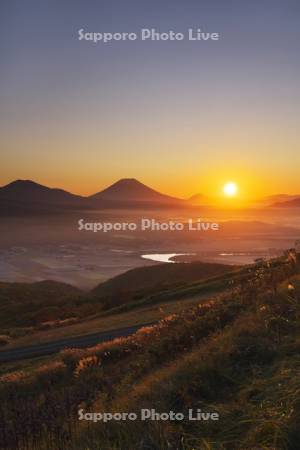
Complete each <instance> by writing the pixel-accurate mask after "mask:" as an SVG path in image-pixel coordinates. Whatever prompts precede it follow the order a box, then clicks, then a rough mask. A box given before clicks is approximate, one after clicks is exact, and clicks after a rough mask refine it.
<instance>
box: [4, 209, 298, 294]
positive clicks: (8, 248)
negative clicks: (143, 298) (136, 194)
mask: <svg viewBox="0 0 300 450" xmlns="http://www.w3.org/2000/svg"><path fill="white" fill-rule="evenodd" d="M193 214H194V217H191V216H190V215H189V214H187V213H185V214H183V213H182V211H181V212H174V211H173V212H170V211H169V212H168V213H167V212H160V213H159V214H158V213H157V211H156V212H155V213H154V212H150V211H144V212H141V211H134V212H132V211H130V212H129V211H123V212H120V211H119V212H118V213H117V212H115V211H110V212H109V211H106V212H105V213H103V212H101V211H100V212H93V213H91V212H88V213H86V214H85V213H83V212H82V211H81V212H79V213H78V214H76V213H72V214H70V213H69V214H65V215H53V216H51V217H46V216H35V217H24V216H23V217H7V218H5V217H4V218H3V217H2V218H1V223H0V281H18V282H20V281H22V282H23V281H26V282H33V281H40V280H44V279H52V280H57V281H63V282H66V283H71V284H73V285H76V286H79V287H81V288H86V289H89V288H92V287H94V286H95V285H97V284H98V283H100V282H102V281H104V280H106V279H108V278H111V277H113V276H115V275H117V274H119V273H121V272H124V271H126V270H129V269H131V268H134V267H138V266H142V265H151V264H157V263H158V261H166V263H170V262H173V263H174V261H191V260H202V261H203V260H204V261H215V262H222V263H227V264H248V263H251V262H253V261H254V259H255V258H257V257H261V256H263V257H272V256H277V255H279V254H281V253H282V251H283V250H284V249H286V248H288V247H291V246H293V245H294V241H295V239H298V238H300V217H299V215H298V214H296V213H295V211H294V212H289V211H286V210H285V211H284V212H282V211H272V212H270V211H260V212H259V213H258V212H257V211H256V212H251V211H248V212H247V213H245V212H244V211H243V212H235V213H234V214H233V213H232V212H230V213H229V212H223V213H216V212H210V213H208V212H207V211H206V213H205V215H203V214H202V215H201V214H198V215H197V216H195V213H193ZM145 217H146V218H155V219H156V220H158V221H165V222H167V221H169V220H174V221H177V222H182V223H185V222H186V221H187V220H188V219H189V218H193V219H194V220H196V219H198V218H199V217H201V220H202V221H207V222H217V223H219V231H211V230H210V231H207V232H205V231H203V230H202V231H188V230H187V229H184V230H183V231H149V230H148V231H141V230H140V229H139V228H138V229H137V230H135V231H113V232H108V233H103V232H97V233H94V232H92V231H79V226H78V220H80V219H84V221H85V222H93V223H94V222H119V223H121V222H136V223H139V222H140V220H141V218H145ZM178 254H179V256H177V255H178Z"/></svg>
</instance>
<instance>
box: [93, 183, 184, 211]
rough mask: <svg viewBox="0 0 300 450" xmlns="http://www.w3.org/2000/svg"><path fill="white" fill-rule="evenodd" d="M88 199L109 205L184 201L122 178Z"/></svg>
mask: <svg viewBox="0 0 300 450" xmlns="http://www.w3.org/2000/svg"><path fill="white" fill-rule="evenodd" d="M88 198H89V200H92V201H94V202H97V201H100V202H101V201H106V202H107V201H108V202H110V203H111V204H116V203H117V204H122V203H124V204H132V205H134V204H141V203H145V204H161V205H182V204H184V200H181V199H178V198H175V197H170V196H169V195H164V194H161V193H160V192H158V191H155V190H154V189H152V188H149V187H148V186H146V185H145V184H143V183H141V182H140V181H138V180H136V179H134V178H123V179H121V180H119V181H117V182H116V183H114V184H112V185H111V186H109V187H108V188H106V189H104V190H103V191H101V192H98V193H96V194H94V195H91V196H90V197H88Z"/></svg>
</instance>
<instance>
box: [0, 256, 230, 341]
mask: <svg viewBox="0 0 300 450" xmlns="http://www.w3.org/2000/svg"><path fill="white" fill-rule="evenodd" d="M232 270H234V267H233V266H226V265H222V264H209V263H191V264H159V265H155V266H149V267H140V268H138V269H134V270H130V271H128V272H126V273H124V274H122V275H120V276H117V277H115V278H112V279H111V280H108V281H107V282H105V283H103V284H100V285H99V286H98V287H97V288H96V289H94V290H93V291H92V292H91V293H84V292H82V291H80V290H79V289H77V288H75V287H73V286H71V285H68V284H64V283H58V282H55V281H42V282H38V283H1V282H0V344H1V343H2V342H3V343H5V336H6V335H7V336H8V337H13V338H15V337H17V336H22V335H23V334H27V333H32V332H33V331H34V330H36V329H39V328H42V329H46V328H50V327H55V326H65V325H68V324H69V322H72V321H73V322H76V321H80V320H82V319H86V318H87V317H90V316H94V315H95V314H99V313H101V312H102V311H107V310H109V309H110V308H113V307H116V306H120V305H123V306H124V305H126V307H127V309H130V308H132V307H133V305H132V304H131V303H134V302H137V301H138V300H139V299H142V298H143V297H144V296H145V295H146V294H147V295H151V294H154V293H160V292H164V291H166V290H167V289H168V288H177V287H179V286H180V287H185V286H189V285H190V283H191V282H194V281H196V280H197V281H201V280H204V279H206V278H208V277H213V276H218V275H222V274H225V273H228V271H232ZM151 302H152V300H151ZM1 336H2V340H1Z"/></svg>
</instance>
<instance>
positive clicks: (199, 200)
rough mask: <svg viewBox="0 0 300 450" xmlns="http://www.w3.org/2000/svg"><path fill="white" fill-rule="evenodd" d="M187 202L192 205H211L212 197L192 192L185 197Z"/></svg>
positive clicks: (212, 202)
mask: <svg viewBox="0 0 300 450" xmlns="http://www.w3.org/2000/svg"><path fill="white" fill-rule="evenodd" d="M187 202H188V203H189V204H190V205H192V206H212V205H213V204H214V201H213V199H212V198H210V197H207V196H206V195H203V194H194V195H192V196H191V197H190V198H188V199H187Z"/></svg>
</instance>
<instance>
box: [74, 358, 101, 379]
mask: <svg viewBox="0 0 300 450" xmlns="http://www.w3.org/2000/svg"><path fill="white" fill-rule="evenodd" d="M99 365H100V359H99V358H98V357H97V356H96V355H94V356H87V357H86V358H82V359H80V360H79V361H78V363H77V366H76V368H75V371H74V375H75V376H78V375H80V373H81V372H83V371H84V370H86V369H88V368H90V367H95V366H99Z"/></svg>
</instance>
